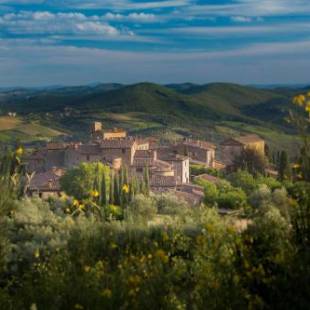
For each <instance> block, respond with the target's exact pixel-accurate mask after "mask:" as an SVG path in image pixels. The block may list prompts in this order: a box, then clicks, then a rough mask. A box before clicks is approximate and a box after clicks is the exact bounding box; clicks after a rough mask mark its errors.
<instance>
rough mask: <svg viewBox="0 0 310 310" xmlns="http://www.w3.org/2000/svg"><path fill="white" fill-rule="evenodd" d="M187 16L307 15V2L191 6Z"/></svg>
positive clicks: (250, 0) (255, 0) (243, 0)
mask: <svg viewBox="0 0 310 310" xmlns="http://www.w3.org/2000/svg"><path fill="white" fill-rule="evenodd" d="M186 10H187V13H188V14H193V15H196V16H199V15H208V16H247V17H257V16H262V17H265V16H286V15H309V14H310V1H309V0H235V1H234V2H233V3H230V4H204V5H191V6H189V7H188V8H187V9H186Z"/></svg>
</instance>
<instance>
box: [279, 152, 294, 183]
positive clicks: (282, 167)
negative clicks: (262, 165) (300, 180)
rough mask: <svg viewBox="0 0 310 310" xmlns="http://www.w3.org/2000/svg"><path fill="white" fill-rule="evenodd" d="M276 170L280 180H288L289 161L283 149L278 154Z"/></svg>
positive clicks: (289, 175) (289, 174)
mask: <svg viewBox="0 0 310 310" xmlns="http://www.w3.org/2000/svg"><path fill="white" fill-rule="evenodd" d="M278 170H279V180H280V181H284V180H289V179H290V178H291V168H290V163H289V160H288V156H287V153H286V152H285V151H282V152H281V154H280V158H279V164H278Z"/></svg>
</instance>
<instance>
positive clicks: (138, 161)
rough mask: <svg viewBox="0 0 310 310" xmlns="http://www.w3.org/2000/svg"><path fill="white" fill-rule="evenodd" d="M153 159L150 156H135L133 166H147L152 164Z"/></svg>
mask: <svg viewBox="0 0 310 310" xmlns="http://www.w3.org/2000/svg"><path fill="white" fill-rule="evenodd" d="M152 165H153V160H152V159H150V158H135V159H134V161H133V166H135V167H147V166H149V167H150V166H152Z"/></svg>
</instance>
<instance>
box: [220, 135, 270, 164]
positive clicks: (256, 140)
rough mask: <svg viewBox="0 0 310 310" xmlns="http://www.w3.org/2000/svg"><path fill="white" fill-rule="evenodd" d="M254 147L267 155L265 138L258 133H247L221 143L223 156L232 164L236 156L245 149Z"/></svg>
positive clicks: (253, 148)
mask: <svg viewBox="0 0 310 310" xmlns="http://www.w3.org/2000/svg"><path fill="white" fill-rule="evenodd" d="M245 149H252V150H255V151H257V152H258V153H260V154H262V155H265V140H263V139H262V138H260V137H259V136H257V135H246V136H240V137H237V138H230V139H227V140H225V141H223V142H222V143H221V158H222V161H223V162H224V163H225V164H226V165H231V164H232V162H233V160H234V158H235V157H237V156H240V154H241V153H242V151H243V150H245Z"/></svg>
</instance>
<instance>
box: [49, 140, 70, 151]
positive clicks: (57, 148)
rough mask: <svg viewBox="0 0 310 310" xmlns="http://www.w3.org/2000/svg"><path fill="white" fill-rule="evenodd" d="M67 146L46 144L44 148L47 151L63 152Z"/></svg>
mask: <svg viewBox="0 0 310 310" xmlns="http://www.w3.org/2000/svg"><path fill="white" fill-rule="evenodd" d="M67 146H68V144H66V143H53V142H51V143H48V144H47V146H46V148H47V149H48V150H63V149H65V148H66V147H67Z"/></svg>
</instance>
